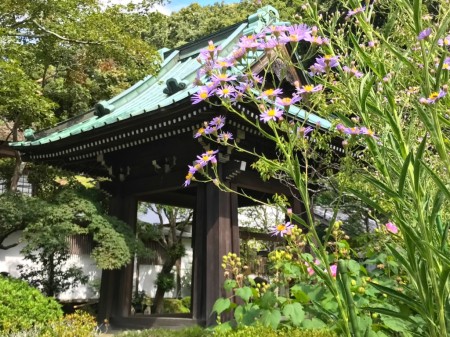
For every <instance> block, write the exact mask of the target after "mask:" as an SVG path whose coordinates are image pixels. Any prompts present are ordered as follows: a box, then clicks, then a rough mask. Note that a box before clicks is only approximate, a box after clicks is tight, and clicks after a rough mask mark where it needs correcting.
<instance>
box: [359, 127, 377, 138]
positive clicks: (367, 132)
mask: <svg viewBox="0 0 450 337" xmlns="http://www.w3.org/2000/svg"><path fill="white" fill-rule="evenodd" d="M359 134H360V135H365V136H368V137H370V138H374V139H378V137H377V136H375V132H374V131H373V130H371V129H368V128H366V127H365V126H363V127H362V128H361V129H360V130H359Z"/></svg>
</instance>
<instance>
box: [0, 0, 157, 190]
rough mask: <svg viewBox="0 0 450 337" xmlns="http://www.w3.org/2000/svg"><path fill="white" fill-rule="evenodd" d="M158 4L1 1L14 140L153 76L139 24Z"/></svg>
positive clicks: (7, 109)
mask: <svg viewBox="0 0 450 337" xmlns="http://www.w3.org/2000/svg"><path fill="white" fill-rule="evenodd" d="M156 2H158V1H144V2H142V3H141V4H139V5H129V6H121V5H115V6H108V7H106V8H105V7H104V6H103V7H102V6H101V2H100V1H99V0H82V1H79V0H61V1H59V0H58V1H56V0H50V1H25V0H6V1H2V2H1V4H0V121H2V124H3V126H5V127H8V128H10V129H11V137H10V139H8V140H9V141H17V140H18V131H19V130H24V129H26V128H30V127H33V128H42V127H45V126H49V125H51V124H53V123H54V122H55V121H58V120H60V119H62V118H67V117H71V116H73V115H77V114H79V113H82V112H85V111H87V110H88V109H89V108H90V107H91V106H93V104H94V103H95V102H97V101H99V100H102V99H108V98H110V97H111V96H113V95H114V94H117V93H118V92H120V91H122V90H123V89H125V88H126V87H128V86H129V85H130V84H132V83H134V82H136V81H137V80H138V79H140V78H142V77H143V76H145V75H149V74H154V73H155V72H156V71H157V69H158V66H159V55H158V53H156V51H155V50H154V48H153V47H152V46H151V45H149V44H148V43H147V42H145V41H144V40H143V39H142V38H141V31H142V27H143V26H139V25H138V24H142V17H145V15H146V14H147V13H148V11H149V8H150V6H151V5H152V4H153V3H156ZM29 137H31V138H32V137H33V135H32V134H29ZM15 159H16V164H15V168H14V174H13V175H12V179H11V184H10V188H11V190H15V189H16V186H17V181H18V178H19V176H20V174H21V170H22V169H23V165H22V162H21V159H20V156H19V154H18V153H16V155H15Z"/></svg>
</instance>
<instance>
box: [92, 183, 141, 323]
mask: <svg viewBox="0 0 450 337" xmlns="http://www.w3.org/2000/svg"><path fill="white" fill-rule="evenodd" d="M110 214H111V215H113V216H116V217H117V218H119V219H120V220H122V221H124V222H126V223H127V224H128V225H129V226H130V227H131V228H132V229H133V231H135V230H136V217H137V200H136V198H135V197H133V196H131V195H124V194H122V193H121V190H120V189H119V190H117V191H116V193H115V194H114V195H113V197H112V198H111V201H110ZM132 290H133V261H131V263H130V264H128V265H127V266H125V267H123V268H121V269H119V270H104V271H102V280H101V286H100V301H99V302H100V303H99V311H98V320H99V321H103V320H104V319H105V318H107V319H109V318H110V317H112V316H119V317H127V316H129V314H130V309H131V296H132Z"/></svg>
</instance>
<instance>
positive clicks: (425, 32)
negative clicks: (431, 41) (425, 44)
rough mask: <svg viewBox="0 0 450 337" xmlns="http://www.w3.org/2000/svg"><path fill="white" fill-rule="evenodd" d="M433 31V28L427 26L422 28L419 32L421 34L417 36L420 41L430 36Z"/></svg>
mask: <svg viewBox="0 0 450 337" xmlns="http://www.w3.org/2000/svg"><path fill="white" fill-rule="evenodd" d="M431 32H432V30H431V28H427V29H424V30H422V31H421V32H420V33H419V36H417V40H419V41H420V40H424V39H426V38H427V37H428V36H430V34H431Z"/></svg>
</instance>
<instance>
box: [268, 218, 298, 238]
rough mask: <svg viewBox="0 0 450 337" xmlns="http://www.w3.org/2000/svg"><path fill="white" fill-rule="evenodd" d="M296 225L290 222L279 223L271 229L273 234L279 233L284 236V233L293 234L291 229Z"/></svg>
mask: <svg viewBox="0 0 450 337" xmlns="http://www.w3.org/2000/svg"><path fill="white" fill-rule="evenodd" d="M294 227H295V226H294V225H292V224H291V223H290V222H286V223H280V224H278V225H275V226H272V227H271V228H270V229H269V231H270V233H271V234H272V236H276V235H279V236H281V237H283V236H284V235H291V231H292V229H293V228H294Z"/></svg>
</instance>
